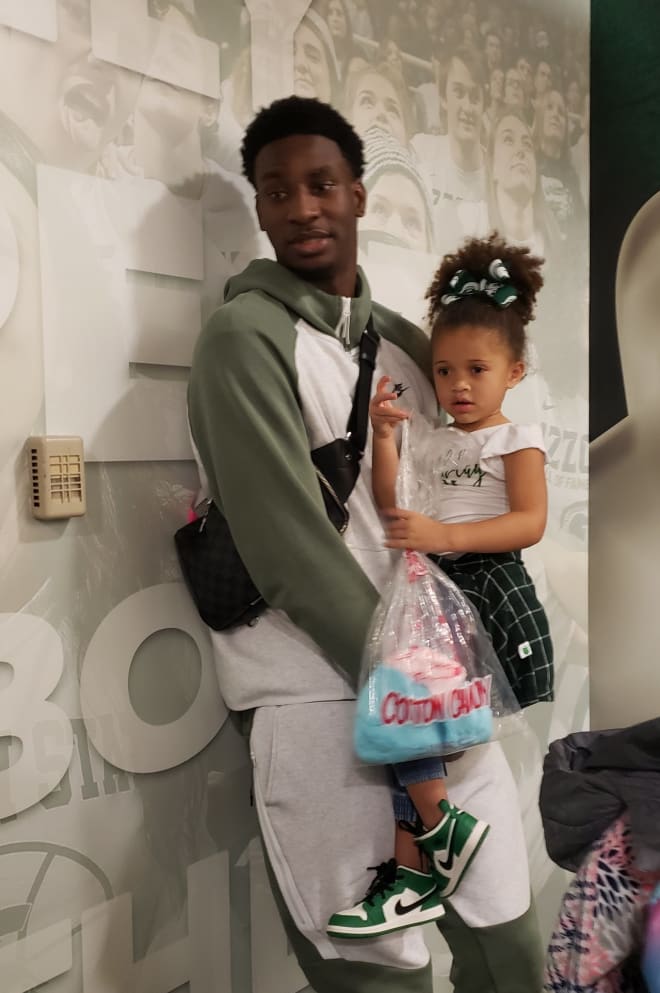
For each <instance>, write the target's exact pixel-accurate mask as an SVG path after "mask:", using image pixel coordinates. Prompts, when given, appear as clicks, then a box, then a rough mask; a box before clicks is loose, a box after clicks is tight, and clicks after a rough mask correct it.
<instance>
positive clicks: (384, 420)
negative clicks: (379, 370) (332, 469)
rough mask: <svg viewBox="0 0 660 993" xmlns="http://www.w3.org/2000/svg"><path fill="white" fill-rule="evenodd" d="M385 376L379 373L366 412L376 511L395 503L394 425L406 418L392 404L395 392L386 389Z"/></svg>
mask: <svg viewBox="0 0 660 993" xmlns="http://www.w3.org/2000/svg"><path fill="white" fill-rule="evenodd" d="M388 382H389V376H383V377H382V378H381V379H380V380H379V381H378V385H377V387H376V392H375V393H374V395H373V397H372V399H371V403H370V404H369V415H370V417H371V426H372V428H373V447H372V467H371V488H372V491H373V495H374V500H375V501H376V506H377V507H378V508H379V510H384V509H385V508H386V507H394V505H395V504H396V477H397V473H398V471H399V452H398V449H397V445H396V438H395V436H394V428H395V426H396V425H397V424H398V423H399V422H400V421H404V420H406V418H407V417H408V413H407V412H406V411H405V410H399V409H397V408H396V407H393V406H392V400H396V398H397V394H396V393H391V392H388V391H387V389H386V386H387V383H388Z"/></svg>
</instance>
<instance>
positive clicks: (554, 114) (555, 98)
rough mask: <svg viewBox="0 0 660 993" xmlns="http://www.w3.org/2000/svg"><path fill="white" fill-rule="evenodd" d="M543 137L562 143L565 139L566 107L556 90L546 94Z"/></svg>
mask: <svg viewBox="0 0 660 993" xmlns="http://www.w3.org/2000/svg"><path fill="white" fill-rule="evenodd" d="M543 137H544V138H550V139H551V140H553V141H558V142H562V141H563V140H564V138H565V137H566V107H565V105H564V98H563V96H562V95H561V93H559V92H558V91H557V90H553V91H552V92H551V93H548V95H547V97H546V99H545V106H544V111H543Z"/></svg>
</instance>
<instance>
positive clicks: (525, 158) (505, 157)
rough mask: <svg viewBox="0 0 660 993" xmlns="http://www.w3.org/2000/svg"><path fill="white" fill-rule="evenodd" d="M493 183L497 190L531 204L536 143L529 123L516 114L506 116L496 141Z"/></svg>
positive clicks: (499, 126) (534, 174)
mask: <svg viewBox="0 0 660 993" xmlns="http://www.w3.org/2000/svg"><path fill="white" fill-rule="evenodd" d="M492 172H493V183H494V185H495V188H496V189H502V190H504V191H506V192H507V193H508V194H509V195H510V196H511V197H513V198H514V199H516V200H518V201H520V202H522V203H527V202H528V201H529V200H530V199H531V197H532V195H533V193H534V190H535V189H536V158H535V156H534V143H533V141H532V135H531V132H530V130H529V128H528V127H527V125H526V124H525V123H524V122H523V121H521V120H520V119H519V118H517V117H514V116H513V115H510V116H509V115H507V116H505V117H503V118H502V119H501V120H500V121H499V123H498V125H497V131H496V133H495V137H494V142H493V166H492Z"/></svg>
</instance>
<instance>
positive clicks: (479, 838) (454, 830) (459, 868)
mask: <svg viewBox="0 0 660 993" xmlns="http://www.w3.org/2000/svg"><path fill="white" fill-rule="evenodd" d="M439 807H440V810H441V811H442V813H443V814H444V815H445V816H444V817H443V818H442V820H441V821H440V823H439V824H437V825H436V826H435V827H434V828H432V830H430V831H427V832H426V834H421V835H418V837H417V838H416V839H415V840H416V842H417V844H418V845H419V847H420V848H421V849H422V850H423V851H424V852H426V855H427V856H428V859H429V863H430V869H431V875H432V876H433V878H434V879H435V881H436V883H437V884H438V889H439V891H440V897H441V899H442V900H444V899H446V898H447V897H448V896H450V895H451V894H452V893H453V892H454V891H455V890H456V887H457V886H458V884H459V883H460V881H461V879H462V878H463V876H464V875H465V873H466V872H467V870H468V868H469V866H470V863H471V862H472V859H473V858H474V856H475V855H476V854H477V852H478V851H479V848H480V847H481V845H482V844H483V841H484V839H485V837H486V835H487V834H488V832H489V830H490V825H488V824H486V822H485V821H480V820H477V818H476V817H473V816H472V814H468V813H467V811H465V810H459V809H458V807H454V806H453V805H452V804H450V803H447V801H446V800H441V801H440V803H439Z"/></svg>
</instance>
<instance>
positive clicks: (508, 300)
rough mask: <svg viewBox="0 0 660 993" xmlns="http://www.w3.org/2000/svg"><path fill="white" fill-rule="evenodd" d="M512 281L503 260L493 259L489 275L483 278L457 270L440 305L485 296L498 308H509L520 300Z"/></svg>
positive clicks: (441, 298) (464, 270) (489, 267)
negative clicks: (515, 301)
mask: <svg viewBox="0 0 660 993" xmlns="http://www.w3.org/2000/svg"><path fill="white" fill-rule="evenodd" d="M510 279H511V276H510V275H509V270H508V269H507V267H506V266H505V265H504V263H503V262H502V259H493V261H492V262H491V263H490V265H489V266H488V275H487V276H483V277H480V276H475V275H474V273H472V272H468V270H467V269H457V270H456V272H455V273H454V275H453V276H452V277H451V279H450V280H449V286H448V287H447V292H446V293H444V294H443V295H442V296H441V297H440V303H443V304H445V306H446V305H447V304H450V303H456V301H457V300H463V299H465V297H470V296H483V297H487V298H488V299H489V300H492V302H493V303H494V304H496V306H498V307H508V306H509V305H510V304H512V303H513V301H514V300H517V299H518V291H517V289H516V288H515V286H513V285H512V284H511V282H510Z"/></svg>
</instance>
